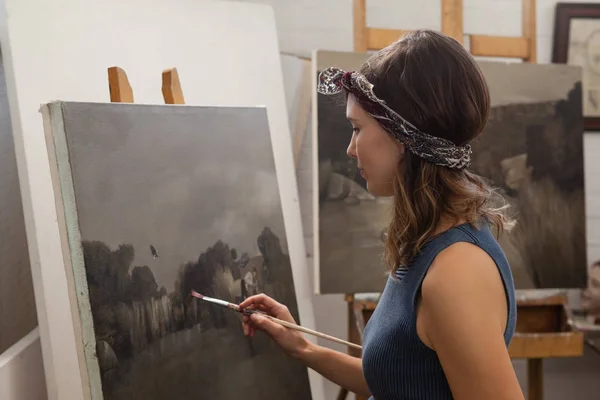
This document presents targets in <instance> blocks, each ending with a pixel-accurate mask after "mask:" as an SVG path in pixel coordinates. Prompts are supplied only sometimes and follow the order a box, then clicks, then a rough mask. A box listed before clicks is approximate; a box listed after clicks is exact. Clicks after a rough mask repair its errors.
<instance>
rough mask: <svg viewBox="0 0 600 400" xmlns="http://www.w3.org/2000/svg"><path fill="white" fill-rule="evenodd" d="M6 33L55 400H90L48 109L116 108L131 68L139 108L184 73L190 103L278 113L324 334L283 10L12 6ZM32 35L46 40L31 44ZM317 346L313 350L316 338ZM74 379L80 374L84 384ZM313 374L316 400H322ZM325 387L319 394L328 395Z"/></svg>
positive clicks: (296, 247)
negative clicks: (57, 201) (299, 170)
mask: <svg viewBox="0 0 600 400" xmlns="http://www.w3.org/2000/svg"><path fill="white" fill-rule="evenodd" d="M4 3H5V4H4V5H5V10H3V12H5V15H6V16H7V17H6V24H5V26H3V29H2V35H1V39H2V44H3V46H4V51H5V54H4V56H5V68H6V78H7V92H8V97H9V102H10V106H11V119H12V121H13V128H14V136H15V147H16V155H17V163H18V166H19V175H20V181H21V192H22V194H23V202H24V214H25V220H26V229H27V237H28V241H29V252H30V258H31V262H32V265H33V266H32V275H33V279H34V287H35V290H36V307H37V310H38V319H39V327H40V336H41V339H42V350H43V355H44V367H45V373H46V381H47V385H48V396H49V398H50V399H51V400H54V399H60V400H71V399H72V400H81V399H87V398H88V397H89V390H87V389H86V386H85V385H84V384H82V382H86V381H87V377H86V376H85V372H86V371H85V367H84V360H83V357H82V355H83V351H82V349H79V348H78V347H77V345H76V344H77V343H78V342H79V341H78V340H76V338H78V337H80V334H81V333H80V331H79V330H78V329H77V326H78V324H77V323H74V322H75V320H74V318H76V317H77V312H76V309H75V302H74V300H73V299H71V298H70V297H69V295H68V293H69V290H72V289H73V282H72V279H73V277H72V275H71V274H68V273H66V270H65V268H64V264H65V260H64V259H63V256H62V251H61V246H63V245H64V243H65V238H61V237H60V235H59V230H58V224H57V218H58V215H57V211H56V209H55V206H54V205H53V204H52V201H51V199H52V197H53V196H54V193H53V186H52V181H51V177H50V170H49V167H48V162H49V161H48V155H47V152H46V146H45V142H44V135H43V125H42V118H41V115H40V114H39V107H40V105H41V104H42V103H46V102H49V101H52V100H57V99H60V100H68V101H100V102H107V101H110V99H109V92H108V83H107V68H109V67H111V66H115V65H116V66H119V67H121V68H123V69H124V70H125V71H126V73H127V75H128V77H129V80H130V83H131V85H132V87H133V91H134V97H135V101H136V103H150V104H151V103H155V104H156V103H164V101H163V98H162V94H161V72H162V70H164V69H166V68H171V67H177V69H178V72H179V76H180V79H181V84H182V87H183V91H184V95H185V99H186V103H188V104H195V105H240V106H244V105H248V106H260V105H264V106H266V107H267V111H268V115H269V128H270V130H271V132H272V133H273V137H272V140H273V147H274V156H275V165H276V168H277V178H278V181H279V182H280V185H281V203H282V206H283V214H284V219H285V223H286V234H287V237H288V240H289V251H290V257H291V260H292V265H293V268H294V281H295V286H296V290H297V293H298V303H299V309H300V318H301V319H302V322H303V324H304V325H306V326H308V327H313V328H314V316H313V307H312V302H311V291H310V285H309V282H308V273H307V267H306V258H305V248H304V242H303V238H302V226H301V218H300V209H299V206H298V198H297V197H298V194H297V193H298V191H297V184H296V177H295V173H294V165H293V162H292V160H293V158H292V145H291V137H290V133H289V126H288V116H287V111H286V102H285V96H284V89H283V79H282V72H281V62H280V56H279V49H278V43H277V32H276V27H275V20H274V14H273V10H272V9H271V7H269V6H265V5H257V4H246V3H241V2H230V1H226V2H222V1H214V2H213V1H197V0H180V1H177V2H173V1H169V0H128V1H126V2H123V1H119V0H103V1H94V0H48V1H44V2H39V1H37V0H5V1H4ZM32 32H37V33H36V34H32ZM311 340H313V339H312V338H311ZM73 371H80V372H81V374H80V375H78V374H77V373H75V372H73ZM315 379H317V382H321V381H320V380H319V379H318V376H317V375H316V374H314V373H311V383H313V385H312V390H313V396H314V398H315V399H318V398H321V397H322V387H318V384H315ZM319 384H320V383H319Z"/></svg>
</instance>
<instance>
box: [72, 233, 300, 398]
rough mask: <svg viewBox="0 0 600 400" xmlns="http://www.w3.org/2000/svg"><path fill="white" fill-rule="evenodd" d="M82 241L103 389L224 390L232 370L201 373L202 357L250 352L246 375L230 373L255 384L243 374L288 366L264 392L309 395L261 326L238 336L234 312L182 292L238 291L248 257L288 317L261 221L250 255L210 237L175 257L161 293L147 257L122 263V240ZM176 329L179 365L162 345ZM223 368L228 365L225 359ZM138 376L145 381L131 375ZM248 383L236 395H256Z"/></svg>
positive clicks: (126, 392) (258, 375)
mask: <svg viewBox="0 0 600 400" xmlns="http://www.w3.org/2000/svg"><path fill="white" fill-rule="evenodd" d="M82 245H83V251H84V259H85V266H86V273H87V281H88V285H89V292H90V303H91V308H92V316H93V320H94V326H95V334H96V340H97V343H96V349H97V355H98V361H99V365H100V369H101V373H102V380H103V387H104V392H105V393H104V394H105V398H106V399H128V398H134V397H132V396H134V395H140V393H142V392H144V393H145V394H144V397H145V398H156V399H159V398H160V399H162V398H167V397H168V398H171V396H172V398H180V397H183V396H198V397H200V398H205V397H206V398H230V397H229V396H233V394H234V393H233V391H238V390H239V388H236V387H235V385H234V386H232V385H227V380H228V379H232V377H231V376H230V374H229V373H219V372H217V371H218V368H217V370H216V371H215V373H214V374H211V375H210V376H207V375H206V374H207V372H208V371H211V367H210V365H211V364H212V363H214V364H218V363H219V362H223V363H224V364H225V363H227V362H228V361H229V362H236V363H241V364H243V363H249V362H252V363H253V364H254V366H255V370H254V372H253V375H254V376H248V377H243V376H242V377H240V376H237V377H235V378H234V379H235V380H236V381H237V382H238V383H239V382H240V381H242V382H243V381H247V384H248V385H254V384H256V385H260V383H259V382H252V381H253V380H254V379H256V380H262V381H264V382H267V381H268V380H269V373H272V371H273V369H275V368H276V369H277V370H278V372H277V373H278V375H279V376H281V375H282V374H283V375H287V376H289V380H288V379H284V381H285V382H286V387H284V386H283V385H272V386H271V389H270V391H269V393H272V394H273V397H272V398H273V399H275V398H288V396H292V395H293V396H298V395H299V394H302V395H303V396H304V395H308V396H310V395H309V394H307V388H308V385H307V381H306V376H305V375H306V373H305V371H303V370H302V368H303V367H302V366H300V365H299V364H295V363H292V364H290V362H289V359H287V356H285V355H284V354H283V353H282V352H281V351H279V349H277V348H276V347H275V346H274V344H273V343H272V342H271V341H269V340H268V339H266V338H265V337H264V336H263V337H260V336H255V337H254V338H246V337H244V336H243V335H242V330H241V324H240V319H239V316H238V315H236V314H235V313H234V312H232V311H230V310H225V309H223V308H220V307H218V306H215V305H212V304H208V303H204V302H201V301H199V300H198V299H196V298H194V297H191V296H190V293H191V291H192V290H196V291H198V292H200V293H203V294H206V295H208V296H212V297H216V298H220V299H224V300H227V301H231V302H236V301H239V300H241V297H242V296H241V288H242V287H243V285H244V283H243V282H242V279H241V276H242V275H243V274H244V273H245V271H246V270H248V269H249V268H257V267H258V281H259V289H260V290H259V291H260V292H264V293H267V294H269V295H270V296H273V297H275V298H277V299H278V300H280V301H282V302H284V303H285V304H286V305H288V307H289V309H290V311H291V312H292V314H293V315H294V318H295V319H298V318H299V317H298V308H297V304H296V298H295V295H294V288H293V286H292V284H291V283H292V276H291V273H290V271H291V270H290V264H289V257H288V256H287V254H285V253H284V252H283V250H282V248H281V244H280V242H279V238H278V237H277V236H276V235H275V234H274V233H273V232H272V231H271V230H270V229H269V228H268V227H265V228H264V229H263V231H262V232H261V233H260V235H259V236H258V238H257V246H258V248H259V249H260V253H259V254H256V255H249V254H248V253H242V254H241V255H240V257H239V258H238V257H237V256H238V252H237V249H235V248H230V247H229V246H228V245H227V244H226V243H224V242H223V241H221V240H217V241H216V242H215V243H214V245H213V246H211V247H209V248H207V249H206V250H205V251H203V252H202V253H201V254H200V255H199V257H198V259H197V260H195V261H189V262H186V263H184V264H182V265H181V266H180V267H179V276H178V279H177V280H176V283H175V288H174V290H173V291H172V292H170V293H167V290H166V288H165V287H164V286H163V287H160V288H159V286H158V284H157V282H156V279H155V278H154V274H153V273H152V270H151V269H150V268H149V267H148V266H147V265H143V266H133V265H132V262H133V260H134V257H135V251H134V248H133V246H131V245H129V244H122V245H120V246H119V247H118V248H117V249H115V250H111V249H110V248H109V247H108V246H107V245H106V244H104V243H103V242H101V241H84V242H83V243H82ZM176 336H179V337H180V339H179V341H181V338H183V337H185V338H186V339H187V340H186V341H185V345H183V346H182V347H186V348H187V349H186V351H187V352H190V353H189V354H188V355H187V356H186V358H187V359H186V360H185V361H183V363H184V365H182V361H181V359H180V357H181V354H178V353H177V352H172V351H173V349H171V350H169V351H168V352H167V354H165V352H164V349H165V348H167V347H168V344H167V343H173V342H174V340H175V339H174V338H175V337H176ZM222 340H225V341H227V343H228V345H227V346H226V347H223V346H221V345H220V343H218V342H220V341H222ZM194 341H196V343H195V344H194ZM180 345H182V343H180ZM216 349H219V351H218V354H217V353H216V352H215V351H216ZM180 350H181V351H183V350H184V349H183V348H182V349H180ZM192 357H196V358H195V359H192ZM183 366H185V368H182V367H183ZM228 368H229V369H230V370H235V369H236V367H235V366H233V365H230V366H229V367H228ZM142 381H146V382H147V383H145V384H144V385H141V382H142ZM142 386H143V387H142ZM278 386H279V389H278ZM228 387H229V388H231V389H227V388H228ZM228 390H230V391H231V392H228ZM253 393H258V391H257V390H251V391H249V392H246V393H245V394H244V395H245V397H246V398H256V399H258V398H259V397H255V396H254V395H253ZM299 398H300V397H299Z"/></svg>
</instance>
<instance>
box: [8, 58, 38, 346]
mask: <svg viewBox="0 0 600 400" xmlns="http://www.w3.org/2000/svg"><path fill="white" fill-rule="evenodd" d="M36 325H37V318H36V312H35V296H34V295H33V284H32V281H31V268H30V265H29V252H28V249H27V236H26V233H25V220H24V218H23V203H22V201H21V189H20V187H19V175H18V171H17V160H16V157H15V144H14V141H13V134H12V124H11V120H10V111H9V106H8V99H7V96H6V81H5V77H4V63H3V60H2V58H1V56H0V326H1V328H0V354H2V353H3V352H4V351H5V350H6V349H8V348H9V347H10V346H12V345H13V344H15V343H16V342H17V341H18V340H19V339H21V338H22V337H23V336H25V335H26V334H27V333H29V332H30V331H32V330H33V329H34V328H35V327H36Z"/></svg>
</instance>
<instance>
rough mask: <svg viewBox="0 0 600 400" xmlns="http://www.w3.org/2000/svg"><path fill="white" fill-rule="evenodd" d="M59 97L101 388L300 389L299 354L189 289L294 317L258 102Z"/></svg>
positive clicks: (250, 393) (150, 393)
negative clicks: (294, 356) (276, 306)
mask: <svg viewBox="0 0 600 400" xmlns="http://www.w3.org/2000/svg"><path fill="white" fill-rule="evenodd" d="M61 105H62V108H63V109H62V113H63V115H64V132H65V133H66V142H67V147H68V153H69V159H68V160H66V159H60V158H59V159H58V162H59V165H60V164H62V165H63V166H64V165H65V164H66V163H67V162H68V163H70V165H71V173H72V179H73V188H74V193H75V203H76V207H77V218H78V222H79V229H80V232H81V240H82V242H83V243H82V245H83V259H84V261H85V283H86V284H87V286H88V288H89V303H90V306H91V313H92V317H93V326H94V333H95V339H96V349H97V357H98V363H99V368H100V373H101V377H102V378H101V381H102V389H103V392H104V398H105V399H110V400H121V399H132V398H144V399H148V400H152V399H156V400H158V399H161V400H162V399H167V398H173V399H179V398H186V397H191V398H211V399H230V398H231V399H233V398H240V397H243V398H245V399H256V400H259V399H261V400H262V399H284V398H285V399H298V400H300V399H302V400H304V399H310V398H311V393H310V386H309V381H308V374H307V369H306V368H305V367H303V366H302V365H300V364H299V363H296V362H295V361H293V360H291V359H289V358H288V357H287V356H286V355H285V354H284V353H283V352H282V351H281V350H280V349H279V348H278V347H277V346H276V345H275V344H274V343H273V342H272V341H270V340H269V339H268V338H267V337H266V336H265V335H263V334H258V335H256V336H255V337H254V338H252V339H249V338H246V337H245V336H243V333H242V328H241V323H240V317H239V315H238V314H236V313H234V312H231V311H229V310H223V309H220V308H217V307H216V306H214V305H209V304H206V303H203V302H200V301H199V300H197V299H194V298H192V297H191V296H190V291H191V290H192V289H195V290H197V291H198V292H200V293H203V294H206V295H209V296H214V297H218V298H222V299H225V300H229V301H232V302H239V301H240V300H241V298H242V297H245V296H247V295H250V294H253V293H256V292H265V293H267V294H269V295H271V296H273V297H275V298H276V299H277V300H279V301H281V302H283V303H285V304H286V305H287V306H288V307H289V309H290V311H291V312H292V315H293V316H294V318H296V320H297V321H298V320H299V317H298V307H297V302H296V295H295V290H294V283H293V278H292V271H291V266H290V260H289V257H288V252H287V243H286V237H285V230H284V222H283V215H282V211H281V204H280V195H279V188H278V183H277V179H276V175H275V166H274V160H273V150H272V146H271V140H270V133H269V129H268V122H267V115H266V111H265V110H264V109H261V108H209V107H206V108H200V107H186V106H184V107H178V106H141V105H125V104H89V103H55V104H53V105H52V106H53V107H60V106H61ZM53 129H54V131H55V132H54V135H55V136H56V135H60V132H59V131H60V126H59V123H54V124H53ZM63 135H64V134H63ZM56 143H57V154H59V153H60V152H61V149H60V140H57V142H56ZM63 193H64V188H63ZM67 207H68V206H67ZM76 268H77V267H76V266H75V265H74V270H76ZM76 279H77V278H76ZM82 320H84V316H82ZM88 362H95V360H88Z"/></svg>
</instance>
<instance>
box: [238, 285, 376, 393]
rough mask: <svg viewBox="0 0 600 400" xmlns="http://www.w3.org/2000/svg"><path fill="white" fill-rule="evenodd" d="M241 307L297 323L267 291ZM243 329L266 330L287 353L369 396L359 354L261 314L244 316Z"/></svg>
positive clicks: (246, 332)
mask: <svg viewBox="0 0 600 400" xmlns="http://www.w3.org/2000/svg"><path fill="white" fill-rule="evenodd" d="M240 307H242V308H251V309H258V310H261V311H264V312H266V313H267V314H269V315H271V316H273V317H275V318H279V319H282V320H284V321H288V322H292V323H294V324H295V323H296V322H295V321H294V319H293V318H292V315H291V314H290V312H289V310H288V308H287V307H286V306H285V305H283V304H281V303H278V302H277V301H275V300H273V299H272V298H270V297H269V296H267V295H265V294H258V295H256V296H251V297H248V298H247V299H246V300H244V301H243V302H241V303H240ZM243 329H244V334H246V335H250V336H253V335H254V330H255V329H259V330H261V331H263V332H265V333H266V334H267V335H269V336H270V337H271V339H273V340H274V341H275V342H276V343H277V344H278V345H279V346H280V347H281V348H282V349H283V351H284V352H285V353H287V354H288V355H289V356H291V357H293V358H295V359H297V360H299V361H300V362H302V363H303V364H305V365H306V366H307V367H308V368H311V369H313V370H315V371H317V372H318V373H320V374H321V375H323V376H324V377H325V378H327V379H329V380H330V381H332V382H333V383H335V384H337V385H339V386H341V387H344V388H346V389H348V390H350V391H352V392H354V393H357V394H359V395H363V396H367V397H369V396H370V393H369V389H368V387H367V383H366V381H365V378H364V376H363V371H362V361H361V359H360V358H357V357H352V356H350V355H348V354H344V353H341V352H339V351H335V350H330V349H328V348H325V347H322V346H318V345H316V344H313V343H311V342H309V341H308V340H307V339H306V338H305V337H304V336H303V335H302V333H300V332H299V331H296V330H293V329H288V328H285V327H283V326H281V325H279V324H278V323H276V322H273V321H271V320H270V319H268V318H265V317H262V316H261V315H260V314H252V315H251V316H250V317H248V316H244V318H243Z"/></svg>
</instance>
